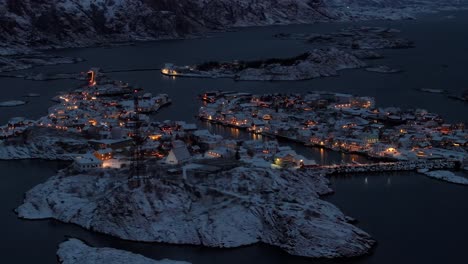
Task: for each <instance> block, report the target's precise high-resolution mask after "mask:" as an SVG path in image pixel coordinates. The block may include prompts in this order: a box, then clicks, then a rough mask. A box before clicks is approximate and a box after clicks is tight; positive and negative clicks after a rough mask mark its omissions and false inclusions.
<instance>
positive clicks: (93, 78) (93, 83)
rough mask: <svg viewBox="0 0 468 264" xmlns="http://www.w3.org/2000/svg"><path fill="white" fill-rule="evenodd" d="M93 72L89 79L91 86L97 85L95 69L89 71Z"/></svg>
mask: <svg viewBox="0 0 468 264" xmlns="http://www.w3.org/2000/svg"><path fill="white" fill-rule="evenodd" d="M89 73H90V74H91V79H90V80H89V85H90V86H95V85H96V74H95V73H94V71H89V72H88V74H89Z"/></svg>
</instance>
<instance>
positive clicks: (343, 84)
mask: <svg viewBox="0 0 468 264" xmlns="http://www.w3.org/2000/svg"><path fill="white" fill-rule="evenodd" d="M445 16H446V14H439V15H432V16H427V17H424V18H421V19H420V20H417V21H392V22H388V21H385V22H382V21H373V22H360V23H353V24H350V23H332V24H316V25H296V26H294V25H293V26H277V27H267V28H247V29H243V30H240V31H238V32H230V33H221V34H214V35H213V36H212V37H210V38H206V39H192V40H174V41H160V42H153V43H142V44H138V45H137V46H127V47H113V48H90V49H70V50H61V51H55V52H53V53H54V54H59V55H66V56H78V57H82V58H84V59H86V61H85V62H83V63H79V64H75V65H60V66H48V67H40V68H36V69H33V70H30V71H32V72H51V73H55V72H70V73H72V72H78V71H84V70H87V69H88V68H89V67H91V66H99V67H101V68H103V69H104V70H116V69H134V68H158V67H160V66H161V65H162V64H163V63H165V62H174V63H178V64H192V63H197V62H202V61H206V60H233V59H251V58H267V57H282V56H292V55H297V54H299V53H301V52H304V51H307V50H309V49H310V48H311V47H310V46H309V45H308V44H306V43H303V42H301V41H285V40H277V39H275V38H273V37H272V35H273V34H275V33H280V32H298V33H302V32H332V31H334V30H337V29H340V28H343V27H347V26H350V25H369V26H391V27H395V28H398V29H401V30H402V33H401V35H402V36H405V37H408V38H411V39H412V40H414V41H415V42H416V46H417V47H416V48H414V49H408V50H390V51H389V50H385V51H382V52H383V53H384V54H385V55H386V56H387V57H386V58H385V59H383V60H380V61H375V62H371V63H376V64H386V65H389V66H392V67H399V68H402V69H403V70H404V72H403V73H401V74H396V75H385V74H377V73H370V72H366V71H363V70H347V71H343V72H341V73H340V77H336V78H322V79H316V80H310V81H299V82H284V83H283V82H235V81H232V80H229V79H217V80H211V79H184V78H177V79H172V78H167V77H164V76H161V75H160V74H159V73H158V72H157V71H144V72H120V73H112V74H110V75H111V77H113V78H116V79H121V80H125V81H128V82H131V83H136V84H139V85H140V86H142V87H144V88H145V89H146V90H148V91H151V92H153V93H167V94H169V95H170V96H171V97H172V99H173V101H174V102H173V104H172V105H171V106H170V107H168V108H165V109H163V110H162V111H161V112H160V113H159V114H158V115H157V116H156V118H160V119H161V120H164V119H175V120H187V121H190V122H196V120H195V119H194V118H193V116H194V115H195V114H196V113H197V111H198V107H199V105H198V102H196V96H197V94H199V93H201V92H203V91H205V90H215V89H220V90H235V91H247V92H252V93H269V92H307V91H312V90H329V91H339V92H347V93H353V94H358V95H370V96H374V97H376V99H377V103H378V104H379V105H382V106H400V107H404V108H417V107H418V108H419V107H420V108H426V109H428V110H430V111H433V112H437V113H440V114H442V115H443V116H444V118H446V119H447V120H448V121H450V122H458V121H465V122H466V121H468V105H467V104H464V103H462V102H458V101H453V100H450V99H448V98H446V97H445V96H443V95H436V94H425V93H420V92H417V91H415V89H416V88H433V89H446V90H448V91H450V92H451V93H461V91H463V90H464V89H467V88H468V74H466V65H468V31H467V30H466V28H467V26H468V13H466V12H460V13H455V18H454V19H447V18H446V17H445ZM78 85H79V82H78V81H71V80H59V81H46V82H35V81H25V80H20V79H13V78H1V79H0V86H1V87H2V90H3V91H4V92H3V93H1V94H0V101H3V100H12V99H20V98H21V97H22V96H23V95H24V94H26V93H31V92H33V93H40V94H41V97H39V98H28V100H29V103H28V104H27V105H24V106H20V107H14V108H2V109H1V111H0V122H1V123H4V122H6V121H7V120H8V119H9V118H11V117H14V116H26V117H29V118H38V117H40V116H42V115H44V114H45V113H46V111H47V108H48V107H49V106H51V105H52V104H53V102H51V101H50V100H49V99H50V98H51V97H52V96H54V95H56V93H57V92H59V91H63V90H68V89H72V88H74V87H76V86H78ZM7 91H8V92H7ZM200 126H204V125H203V124H200ZM206 128H208V129H210V130H212V131H214V132H217V133H221V134H224V135H229V136H232V137H237V138H246V137H249V136H248V135H246V134H243V133H241V132H239V131H236V130H229V129H223V128H220V127H216V126H208V125H207V126H206ZM292 146H293V147H295V149H296V150H297V151H298V152H300V153H301V154H304V155H306V156H308V157H311V158H314V159H316V160H317V161H318V162H320V163H333V162H340V161H341V160H345V161H350V160H353V159H354V160H358V161H360V162H367V160H366V159H365V158H363V157H359V156H354V155H344V154H339V153H335V152H330V151H325V150H320V149H310V148H305V147H302V146H298V145H294V144H292ZM63 166H66V163H59V162H46V161H36V160H34V161H2V162H0V174H1V177H0V186H1V187H0V188H1V193H0V195H1V200H2V202H1V203H0V224H1V225H0V226H1V227H0V228H1V233H2V235H3V236H2V238H3V239H2V240H1V242H0V253H1V254H2V256H4V258H5V257H6V259H7V260H9V262H13V261H14V262H15V263H29V262H33V261H34V262H39V263H55V262H56V256H55V251H56V247H57V245H58V244H59V243H60V242H62V241H63V240H64V239H65V238H66V237H69V236H71V237H77V238H80V239H83V240H84V241H86V242H88V243H90V244H91V245H93V246H109V247H116V248H122V249H126V250H130V251H133V252H137V253H141V254H143V255H145V256H148V257H152V258H156V259H159V258H173V259H179V260H187V261H190V262H192V263H246V264H247V263H322V262H324V261H318V260H310V259H305V258H298V257H292V256H289V255H287V254H285V253H283V252H282V251H281V250H278V249H276V248H273V247H269V246H266V245H254V246H249V247H243V248H239V249H231V250H219V249H207V248H202V247H193V246H170V245H161V244H145V243H133V242H126V241H122V240H118V239H114V238H111V237H108V236H104V235H99V234H95V233H92V232H88V231H86V230H83V229H81V228H79V227H77V226H73V225H67V224H62V223H59V222H56V221H48V220H46V221H25V220H19V219H17V218H16V215H15V214H14V212H13V209H14V208H15V207H16V206H18V205H19V204H20V203H21V201H22V199H23V195H24V192H26V191H27V190H29V189H30V188H32V187H33V186H35V185H37V184H39V183H41V182H43V181H45V180H46V179H47V178H48V177H49V176H51V175H53V174H54V173H55V172H56V170H57V169H59V168H61V167H63ZM331 182H332V186H333V188H334V189H335V190H336V193H335V194H334V195H331V196H327V197H326V198H325V199H327V200H329V201H330V202H332V203H334V204H336V205H337V206H338V207H340V208H341V209H342V210H343V211H344V212H345V213H346V214H348V215H351V216H353V217H355V218H357V219H358V220H359V221H360V222H359V224H358V226H359V227H361V228H362V229H364V230H366V231H367V232H369V233H370V234H372V235H373V236H374V237H375V238H376V239H377V240H378V242H379V244H378V246H377V247H376V248H375V250H374V252H373V254H372V255H370V256H366V257H362V258H358V259H352V260H334V261H326V262H327V263H328V262H329V263H424V262H425V263H467V262H468V257H467V256H466V254H465V253H464V252H466V246H467V245H468V227H467V223H468V204H467V202H466V201H468V189H467V188H466V187H463V186H457V185H451V184H447V183H443V182H439V181H435V180H432V179H429V178H426V177H425V176H422V175H419V174H415V173H396V174H378V175H372V174H366V175H354V176H344V177H334V178H331Z"/></svg>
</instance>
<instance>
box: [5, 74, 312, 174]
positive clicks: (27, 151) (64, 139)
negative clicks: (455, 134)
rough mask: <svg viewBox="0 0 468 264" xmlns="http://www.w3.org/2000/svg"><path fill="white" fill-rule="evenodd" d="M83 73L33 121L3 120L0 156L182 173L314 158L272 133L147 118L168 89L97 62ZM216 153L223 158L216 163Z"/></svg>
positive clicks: (76, 166) (304, 163)
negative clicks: (227, 134) (121, 77)
mask: <svg viewBox="0 0 468 264" xmlns="http://www.w3.org/2000/svg"><path fill="white" fill-rule="evenodd" d="M86 79H87V84H86V85H84V86H83V87H81V88H79V89H76V90H74V91H72V92H68V93H63V94H61V95H58V96H56V97H55V98H53V100H54V101H56V102H57V103H58V104H56V105H54V106H52V107H51V108H50V109H49V111H48V115H46V116H44V117H42V118H40V119H39V120H37V121H33V120H27V119H25V118H22V117H16V118H12V119H10V121H9V122H8V124H7V125H5V126H2V127H1V128H0V129H1V130H0V132H1V138H2V139H3V140H2V141H3V142H2V143H1V144H2V145H1V148H0V155H1V157H2V158H3V159H16V158H45V159H63V160H72V161H73V166H72V168H73V170H74V171H75V172H77V173H80V172H85V171H89V170H93V169H98V168H114V169H120V168H123V167H130V168H134V167H136V166H138V167H140V168H139V170H140V171H139V172H138V173H140V174H147V173H150V172H148V171H145V169H144V167H146V165H144V164H147V163H148V161H149V162H150V163H151V162H156V163H157V164H158V166H160V167H163V168H165V169H167V172H168V173H169V174H182V172H183V173H184V175H186V174H187V173H190V172H192V171H195V172H200V171H207V172H210V171H211V172H212V171H214V170H220V169H223V168H226V167H232V166H241V164H250V165H253V166H256V167H265V168H270V167H272V166H273V167H276V168H281V167H288V168H301V167H313V166H317V164H316V163H315V161H314V160H309V159H307V158H305V157H303V156H301V155H299V154H297V153H296V152H295V151H294V150H292V149H291V148H290V147H288V146H280V145H279V144H278V142H277V141H276V140H269V141H254V140H250V141H236V140H231V139H225V138H223V137H222V136H220V135H214V134H212V133H210V132H209V131H208V130H200V129H198V128H197V126H196V125H195V124H189V123H186V122H184V121H164V122H157V121H152V120H151V118H150V115H151V114H153V113H155V112H157V111H158V110H159V109H160V108H161V107H164V106H165V105H167V104H170V103H171V99H170V98H169V96H168V95H166V94H160V95H156V96H153V95H151V94H149V93H144V92H142V91H141V90H140V89H135V88H134V87H131V86H130V85H129V84H126V83H123V82H118V81H113V80H109V79H107V78H106V77H105V76H104V75H102V74H100V73H99V70H98V69H92V70H90V71H89V72H88V73H87V77H86ZM214 159H222V160H225V161H227V162H224V163H223V162H221V163H222V164H224V165H223V166H220V165H219V161H218V162H216V161H214V162H213V161H212V160H214ZM217 163H218V164H217ZM214 165H217V166H214ZM132 173H136V172H135V171H133V172H132Z"/></svg>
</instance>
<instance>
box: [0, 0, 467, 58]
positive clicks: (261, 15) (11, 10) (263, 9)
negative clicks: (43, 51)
mask: <svg viewBox="0 0 468 264" xmlns="http://www.w3.org/2000/svg"><path fill="white" fill-rule="evenodd" d="M467 2H468V0H459V1H458V0H448V1H436V0H419V1H416V0H395V1H391V0H236V1H232V0H177V1H174V0H22V1H17V0H0V55H5V54H11V53H24V52H27V51H28V48H30V47H35V48H36V47H40V48H53V47H82V46H90V45H95V44H99V43H107V42H119V41H134V40H151V39H161V38H176V37H185V36H188V35H190V34H194V33H199V32H204V31H209V30H223V29H226V28H229V27H232V26H253V25H270V24H288V23H308V22H315V21H324V20H325V21H326V20H337V19H369V18H375V17H383V18H386V17H390V18H398V15H396V14H395V12H394V11H395V10H394V9H395V8H403V7H405V8H407V7H410V6H411V7H412V9H411V10H413V11H417V10H419V9H415V7H421V8H425V9H426V10H427V9H439V8H441V7H446V6H454V5H457V4H458V3H459V4H466V3H467ZM382 10H386V11H388V10H390V11H388V12H382ZM392 10H393V11H392ZM376 11H379V12H376ZM361 14H362V15H361ZM404 14H406V13H404ZM403 17H404V16H403Z"/></svg>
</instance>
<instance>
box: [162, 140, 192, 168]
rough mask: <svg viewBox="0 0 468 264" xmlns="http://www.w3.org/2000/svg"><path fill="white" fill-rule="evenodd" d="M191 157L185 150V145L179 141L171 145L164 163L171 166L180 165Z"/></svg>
mask: <svg viewBox="0 0 468 264" xmlns="http://www.w3.org/2000/svg"><path fill="white" fill-rule="evenodd" d="M190 158H191V155H190V152H189V151H188V149H187V145H185V143H184V142H182V141H180V140H176V141H174V142H173V143H172V149H171V150H170V151H169V155H167V157H166V161H165V162H166V163H167V164H171V165H176V164H181V163H184V162H186V161H188V160H190Z"/></svg>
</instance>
